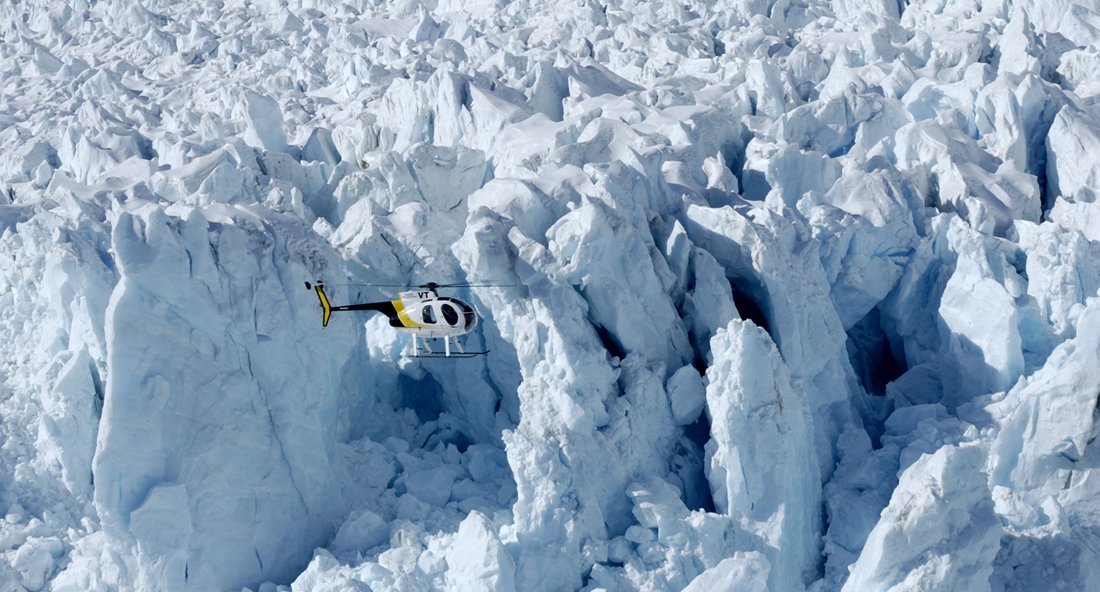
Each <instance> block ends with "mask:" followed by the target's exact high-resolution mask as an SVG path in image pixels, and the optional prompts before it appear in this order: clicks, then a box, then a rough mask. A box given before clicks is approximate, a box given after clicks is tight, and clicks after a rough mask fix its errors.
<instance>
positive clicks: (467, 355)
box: [409, 350, 489, 358]
mask: <svg viewBox="0 0 1100 592" xmlns="http://www.w3.org/2000/svg"><path fill="white" fill-rule="evenodd" d="M487 353H489V350H485V351H478V352H461V353H459V352H452V353H450V354H445V353H436V352H422V353H417V354H413V355H411V356H409V357H410V358H476V357H477V356H484V355H485V354H487Z"/></svg>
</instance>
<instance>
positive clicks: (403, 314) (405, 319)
mask: <svg viewBox="0 0 1100 592" xmlns="http://www.w3.org/2000/svg"><path fill="white" fill-rule="evenodd" d="M391 302H392V303H393V307H394V309H396V310H397V318H398V319H400V320H401V324H402V325H405V326H406V327H409V328H410V329H415V328H418V327H423V326H424V325H421V324H420V323H418V322H416V321H414V320H412V317H410V316H409V311H407V310H405V303H404V302H401V300H391Z"/></svg>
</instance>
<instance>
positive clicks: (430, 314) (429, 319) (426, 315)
mask: <svg viewBox="0 0 1100 592" xmlns="http://www.w3.org/2000/svg"><path fill="white" fill-rule="evenodd" d="M423 319H424V324H425V325H434V324H435V308H434V307H433V306H432V305H431V304H426V305H424V312H423Z"/></svg>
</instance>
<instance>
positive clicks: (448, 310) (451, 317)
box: [439, 302, 458, 327]
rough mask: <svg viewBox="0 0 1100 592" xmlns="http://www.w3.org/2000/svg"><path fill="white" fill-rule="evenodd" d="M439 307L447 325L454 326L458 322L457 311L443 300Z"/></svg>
mask: <svg viewBox="0 0 1100 592" xmlns="http://www.w3.org/2000/svg"><path fill="white" fill-rule="evenodd" d="M439 309H440V311H442V312H443V320H444V321H445V322H446V323H447V324H448V325H450V326H452V327H454V326H455V325H457V324H458V311H456V310H455V307H453V306H451V305H450V304H448V303H446V302H444V303H443V304H441V305H440V306H439Z"/></svg>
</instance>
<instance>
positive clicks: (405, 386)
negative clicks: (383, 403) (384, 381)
mask: <svg viewBox="0 0 1100 592" xmlns="http://www.w3.org/2000/svg"><path fill="white" fill-rule="evenodd" d="M397 385H398V388H399V389H400V392H401V400H400V402H399V404H400V405H401V406H403V407H405V408H408V409H412V410H413V412H415V413H416V418H417V419H418V420H420V422H421V423H427V422H429V421H434V420H436V419H438V418H439V414H440V413H442V412H443V387H442V386H440V384H439V383H438V382H436V380H435V378H434V377H433V376H432V375H431V374H429V373H424V375H423V376H422V377H421V378H414V377H412V376H409V375H408V374H401V375H400V376H398V378H397Z"/></svg>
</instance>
